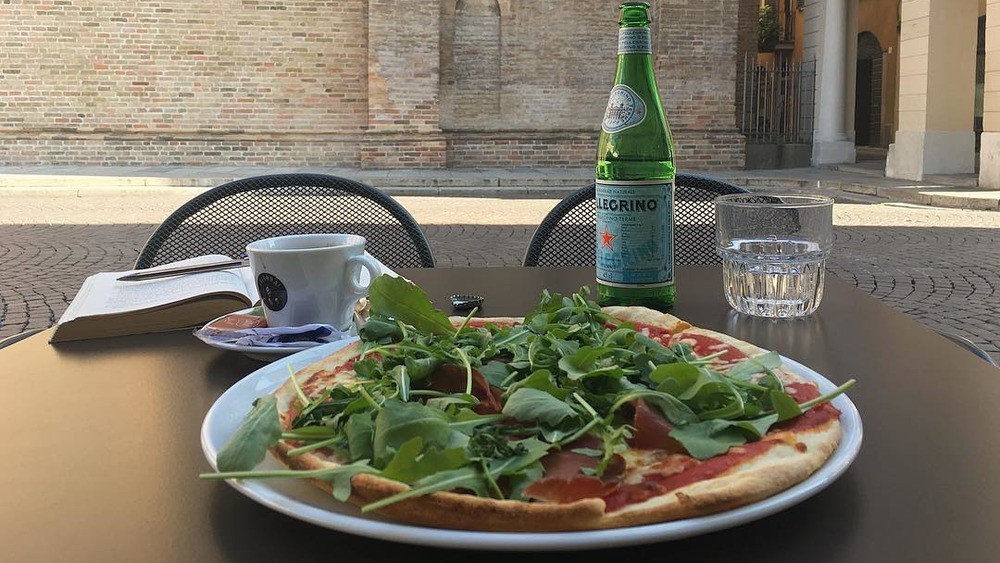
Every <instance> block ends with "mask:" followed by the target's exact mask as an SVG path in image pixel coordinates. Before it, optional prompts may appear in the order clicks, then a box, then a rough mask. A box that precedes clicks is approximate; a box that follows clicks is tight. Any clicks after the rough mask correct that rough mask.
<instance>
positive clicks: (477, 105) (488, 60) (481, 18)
mask: <svg viewBox="0 0 1000 563" xmlns="http://www.w3.org/2000/svg"><path fill="white" fill-rule="evenodd" d="M453 22H454V27H453V32H452V34H451V40H450V41H446V42H445V49H446V50H447V52H446V55H445V56H446V57H447V58H448V61H447V62H448V64H447V65H442V66H443V67H444V68H442V74H443V75H445V74H446V75H445V76H442V78H443V80H444V81H445V84H444V85H443V88H442V96H447V97H449V98H450V99H449V100H446V104H445V105H446V107H448V108H449V109H450V115H449V116H448V117H447V118H446V119H447V120H448V122H449V123H450V124H451V125H452V126H454V127H455V128H463V129H465V128H477V127H482V125H483V124H484V122H489V121H490V120H491V119H493V118H496V117H498V116H499V113H500V5H499V3H498V2H497V0H458V2H456V3H455V12H454V19H453ZM449 47H450V49H449ZM449 54H450V56H449ZM442 117H444V116H442Z"/></svg>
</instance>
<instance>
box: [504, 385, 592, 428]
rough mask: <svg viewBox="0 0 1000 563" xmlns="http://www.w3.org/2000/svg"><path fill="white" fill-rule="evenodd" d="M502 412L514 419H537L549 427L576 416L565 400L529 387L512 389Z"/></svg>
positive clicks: (529, 420)
mask: <svg viewBox="0 0 1000 563" xmlns="http://www.w3.org/2000/svg"><path fill="white" fill-rule="evenodd" d="M503 414H504V415H506V416H509V417H511V418H514V419H516V420H522V421H528V422H531V421H536V420H537V421H538V422H541V423H542V424H545V425H546V426H549V427H557V426H559V425H560V424H562V422H563V421H564V420H566V419H567V418H575V417H577V416H578V415H577V412H576V411H575V410H573V407H571V406H569V405H568V404H566V403H565V402H563V401H561V400H559V399H557V398H555V397H553V396H552V395H549V394H548V393H546V392H545V391H540V390H538V389H532V388H530V387H522V388H520V389H518V390H517V391H514V392H513V393H512V394H511V395H510V397H508V398H507V403H506V404H504V406H503Z"/></svg>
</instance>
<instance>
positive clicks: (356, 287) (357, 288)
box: [344, 254, 382, 295]
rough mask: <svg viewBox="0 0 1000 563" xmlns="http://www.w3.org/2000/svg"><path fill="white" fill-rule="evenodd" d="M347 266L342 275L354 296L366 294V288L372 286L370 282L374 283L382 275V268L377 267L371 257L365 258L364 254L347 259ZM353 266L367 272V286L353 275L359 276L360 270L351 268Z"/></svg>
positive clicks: (376, 263)
mask: <svg viewBox="0 0 1000 563" xmlns="http://www.w3.org/2000/svg"><path fill="white" fill-rule="evenodd" d="M347 264H348V266H349V267H348V268H345V272H344V275H345V277H346V278H347V279H345V280H344V281H345V282H347V283H346V285H347V287H349V288H350V290H351V293H354V294H355V295H365V294H367V293H368V286H370V285H371V284H372V281H374V280H375V278H377V277H378V276H380V275H382V267H381V266H380V265H379V263H378V262H377V261H376V260H375V259H374V258H372V257H371V256H367V255H365V254H359V255H357V256H351V257H350V258H348V259H347ZM354 265H357V266H360V267H362V268H364V269H366V270H368V275H369V278H368V283H367V284H362V283H361V276H360V275H355V274H360V270H356V269H355V268H354V267H353V266H354Z"/></svg>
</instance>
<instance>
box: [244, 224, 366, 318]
mask: <svg viewBox="0 0 1000 563" xmlns="http://www.w3.org/2000/svg"><path fill="white" fill-rule="evenodd" d="M247 256H248V257H249V258H250V269H251V271H252V272H253V277H254V281H255V283H256V284H257V291H258V293H259V294H260V298H261V302H262V303H263V305H264V318H265V319H266V320H267V326H271V327H278V326H302V325H307V324H312V323H321V324H328V325H331V326H333V327H334V328H336V329H338V330H346V329H347V328H349V327H350V325H351V321H352V319H353V313H354V304H355V303H357V301H358V299H360V298H361V297H363V296H364V295H366V294H367V293H368V287H369V286H370V285H371V282H372V280H374V279H375V278H376V277H377V276H379V275H380V274H381V273H382V269H381V266H380V265H379V263H378V262H377V261H376V260H375V259H373V258H372V257H371V256H368V255H366V254H365V238H364V237H362V236H358V235H349V234H331V233H324V234H307V235H288V236H281V237H274V238H268V239H263V240H258V241H254V242H251V243H250V244H248V245H247ZM365 274H367V275H365Z"/></svg>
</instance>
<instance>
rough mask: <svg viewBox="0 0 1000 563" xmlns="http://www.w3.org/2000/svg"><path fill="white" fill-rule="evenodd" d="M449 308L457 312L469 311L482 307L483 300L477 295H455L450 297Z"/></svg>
mask: <svg viewBox="0 0 1000 563" xmlns="http://www.w3.org/2000/svg"><path fill="white" fill-rule="evenodd" d="M451 306H452V307H454V308H455V309H457V310H459V311H471V310H472V309H475V308H476V307H482V306H483V298H482V297H480V296H479V295H469V294H464V293H456V294H455V295H452V296H451Z"/></svg>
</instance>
